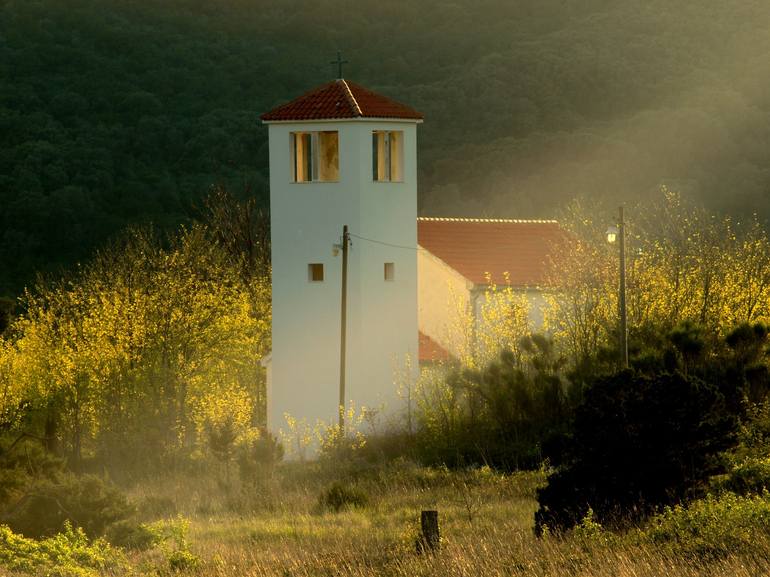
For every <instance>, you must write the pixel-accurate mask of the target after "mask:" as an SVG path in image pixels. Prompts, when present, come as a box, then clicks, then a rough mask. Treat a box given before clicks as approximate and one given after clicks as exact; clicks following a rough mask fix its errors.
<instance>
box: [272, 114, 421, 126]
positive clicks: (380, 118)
mask: <svg viewBox="0 0 770 577" xmlns="http://www.w3.org/2000/svg"><path fill="white" fill-rule="evenodd" d="M261 120H262V124H313V123H316V124H328V123H332V122H393V123H410V124H422V123H423V119H422V118H393V117H387V116H355V117H352V118H305V119H301V118H298V119H292V120H264V119H261Z"/></svg>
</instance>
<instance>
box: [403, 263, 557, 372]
mask: <svg viewBox="0 0 770 577" xmlns="http://www.w3.org/2000/svg"><path fill="white" fill-rule="evenodd" d="M417 284H418V297H417V306H418V311H419V314H418V318H419V326H420V331H421V332H423V333H424V334H426V335H428V336H429V337H431V338H432V339H433V340H434V341H436V342H437V343H438V344H440V345H441V346H442V347H443V348H444V349H446V350H447V351H448V352H449V353H451V354H452V355H453V356H455V357H456V358H461V357H462V355H463V354H468V353H469V352H470V350H471V348H472V338H473V336H474V334H473V333H474V331H475V332H476V333H478V332H481V331H483V330H484V327H483V326H482V317H483V315H482V308H483V307H484V305H485V303H486V299H487V295H486V292H485V288H486V287H484V286H483V285H479V286H475V285H473V283H472V282H471V281H469V280H468V279H467V278H465V277H464V276H462V275H461V274H460V273H459V272H457V271H456V270H455V269H453V268H452V267H450V266H449V265H448V264H447V263H445V262H444V261H443V260H441V259H440V258H438V257H437V256H435V255H434V254H432V253H431V252H429V251H427V250H425V249H421V250H420V252H419V254H418V256H417ZM516 292H517V294H524V295H525V296H526V300H527V304H528V310H527V316H528V321H529V326H530V328H531V330H532V331H535V332H536V331H541V330H543V305H544V302H545V301H544V298H543V293H542V291H540V290H539V289H517V290H516ZM470 311H474V314H473V317H472V319H473V322H474V323H475V326H474V327H473V328H470V327H465V328H463V318H462V317H464V316H465V315H467V314H469V313H470ZM466 318H467V317H466ZM469 333H470V334H469Z"/></svg>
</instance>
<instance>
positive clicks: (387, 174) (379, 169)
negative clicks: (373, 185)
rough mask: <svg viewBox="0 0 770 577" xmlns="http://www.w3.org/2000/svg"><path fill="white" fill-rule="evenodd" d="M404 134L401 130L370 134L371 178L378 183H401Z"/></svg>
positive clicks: (376, 131) (402, 177)
mask: <svg viewBox="0 0 770 577" xmlns="http://www.w3.org/2000/svg"><path fill="white" fill-rule="evenodd" d="M403 144H404V133H403V131H401V130H375V131H374V132H372V178H373V179H374V180H375V181H378V182H401V181H403V180H404V174H403V168H402V165H403V148H404V146H403Z"/></svg>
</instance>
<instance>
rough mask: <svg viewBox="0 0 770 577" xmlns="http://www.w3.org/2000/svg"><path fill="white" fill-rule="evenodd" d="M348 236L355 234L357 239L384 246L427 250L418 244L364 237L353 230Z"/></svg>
mask: <svg viewBox="0 0 770 577" xmlns="http://www.w3.org/2000/svg"><path fill="white" fill-rule="evenodd" d="M348 236H353V237H355V238H357V239H359V240H364V241H366V242H373V243H375V244H381V245H383V246H390V247H393V248H402V249H404V250H425V249H424V248H422V247H419V246H418V247H414V246H405V245H403V244H393V243H390V242H384V241H382V240H375V239H373V238H366V237H364V236H359V235H357V234H354V233H352V232H349V233H348Z"/></svg>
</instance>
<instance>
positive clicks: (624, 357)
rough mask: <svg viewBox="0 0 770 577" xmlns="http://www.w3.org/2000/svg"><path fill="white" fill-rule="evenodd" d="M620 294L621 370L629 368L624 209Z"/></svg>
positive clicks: (621, 230)
mask: <svg viewBox="0 0 770 577" xmlns="http://www.w3.org/2000/svg"><path fill="white" fill-rule="evenodd" d="M618 229H619V230H618V232H619V233H620V243H619V244H620V246H619V247H618V248H619V249H620V287H619V288H620V294H619V295H618V297H619V298H618V308H619V309H620V311H619V312H620V327H619V329H620V368H622V369H627V368H628V317H627V314H626V223H625V220H624V218H623V207H622V206H621V207H620V222H619V223H618Z"/></svg>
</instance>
